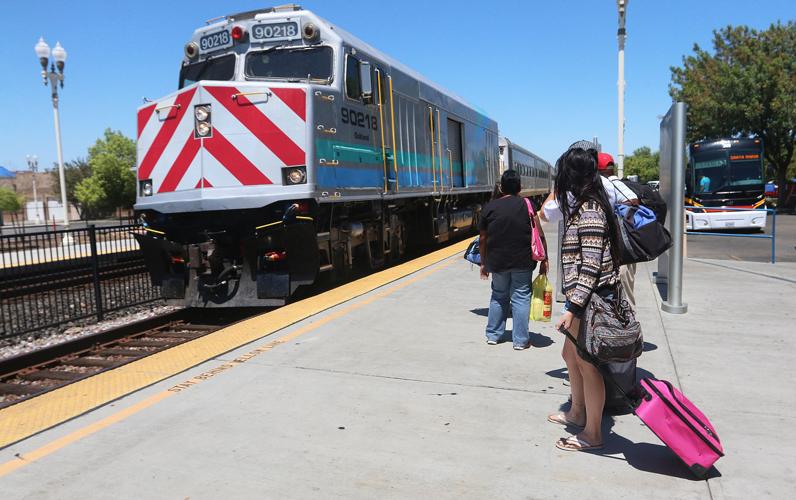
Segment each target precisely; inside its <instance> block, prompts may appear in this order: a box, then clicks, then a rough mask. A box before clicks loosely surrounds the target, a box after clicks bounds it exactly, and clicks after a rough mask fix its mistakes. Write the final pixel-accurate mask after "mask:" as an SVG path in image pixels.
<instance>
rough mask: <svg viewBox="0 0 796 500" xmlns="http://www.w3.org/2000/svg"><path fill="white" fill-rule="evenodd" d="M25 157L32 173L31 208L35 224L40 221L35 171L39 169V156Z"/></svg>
mask: <svg viewBox="0 0 796 500" xmlns="http://www.w3.org/2000/svg"><path fill="white" fill-rule="evenodd" d="M25 158H26V159H27V160H28V167H29V168H30V171H31V173H32V174H33V209H34V210H35V213H36V219H35V221H36V224H39V223H41V218H40V217H39V198H38V196H37V194H36V172H37V171H38V170H39V157H38V156H36V155H32V156H31V155H27V156H26V157H25Z"/></svg>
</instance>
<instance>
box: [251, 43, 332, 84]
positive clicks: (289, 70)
mask: <svg viewBox="0 0 796 500" xmlns="http://www.w3.org/2000/svg"><path fill="white" fill-rule="evenodd" d="M278 47H279V46H278V45H277V46H276V47H272V48H269V49H265V50H258V51H253V52H249V53H248V54H247V55H246V67H245V70H246V76H247V77H249V78H280V79H289V80H306V79H307V78H310V79H311V80H325V81H331V80H332V48H331V47H306V48H305V47H298V48H288V49H280V48H278Z"/></svg>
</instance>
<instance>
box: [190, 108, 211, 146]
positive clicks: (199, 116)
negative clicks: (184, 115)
mask: <svg viewBox="0 0 796 500" xmlns="http://www.w3.org/2000/svg"><path fill="white" fill-rule="evenodd" d="M193 118H194V124H193V127H194V137H195V138H197V139H198V138H200V137H208V136H210V134H211V133H212V132H213V126H212V124H211V122H212V120H211V118H212V112H211V110H210V105H209V104H197V105H196V106H194V107H193Z"/></svg>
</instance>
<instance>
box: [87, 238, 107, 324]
mask: <svg viewBox="0 0 796 500" xmlns="http://www.w3.org/2000/svg"><path fill="white" fill-rule="evenodd" d="M88 239H89V244H90V247H91V271H92V273H91V274H92V276H93V278H94V280H93V281H94V302H95V303H96V304H97V321H102V320H103V318H104V317H105V310H104V309H103V307H102V288H101V285H100V274H99V254H98V253H97V228H96V227H95V226H94V224H92V225H90V226H89V227H88Z"/></svg>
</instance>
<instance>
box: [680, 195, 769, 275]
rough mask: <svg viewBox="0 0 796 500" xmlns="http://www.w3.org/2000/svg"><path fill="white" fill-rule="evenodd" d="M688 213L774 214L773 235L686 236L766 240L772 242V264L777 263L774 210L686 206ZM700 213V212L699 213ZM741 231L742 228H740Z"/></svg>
mask: <svg viewBox="0 0 796 500" xmlns="http://www.w3.org/2000/svg"><path fill="white" fill-rule="evenodd" d="M685 209H686V211H689V212H697V210H699V211H701V212H712V213H717V212H731V211H736V212H766V213H767V214H768V213H771V214H773V216H772V217H771V234H739V233H717V232H713V231H710V232H702V231H686V232H685V234H687V235H692V236H727V237H730V238H757V239H764V240H771V263H772V264H776V263H777V247H776V244H777V211H776V209H773V208H731V207H693V206H689V205H686V206H685ZM697 213H699V212H697ZM739 229H741V228H739Z"/></svg>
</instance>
